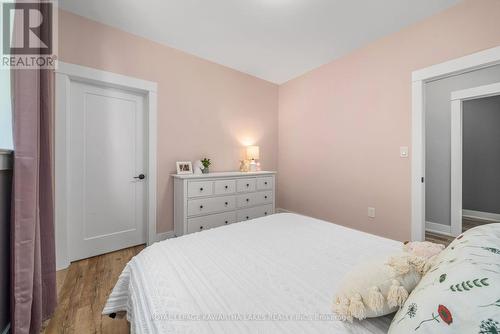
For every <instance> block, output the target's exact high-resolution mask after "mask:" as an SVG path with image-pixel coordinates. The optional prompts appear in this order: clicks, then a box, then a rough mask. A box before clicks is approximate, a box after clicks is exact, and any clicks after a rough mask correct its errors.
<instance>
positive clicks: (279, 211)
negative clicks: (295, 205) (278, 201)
mask: <svg viewBox="0 0 500 334" xmlns="http://www.w3.org/2000/svg"><path fill="white" fill-rule="evenodd" d="M276 213H292V211H290V210H286V209H282V208H276Z"/></svg>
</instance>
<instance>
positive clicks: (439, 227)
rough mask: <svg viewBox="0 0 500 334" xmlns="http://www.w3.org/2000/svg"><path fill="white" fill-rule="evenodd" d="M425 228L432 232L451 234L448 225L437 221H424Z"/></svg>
mask: <svg viewBox="0 0 500 334" xmlns="http://www.w3.org/2000/svg"><path fill="white" fill-rule="evenodd" d="M425 230H426V231H429V232H432V233H437V234H444V235H448V236H452V234H451V226H450V225H444V224H438V223H433V222H425Z"/></svg>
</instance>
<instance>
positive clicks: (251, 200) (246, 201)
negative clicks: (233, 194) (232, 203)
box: [236, 191, 273, 208]
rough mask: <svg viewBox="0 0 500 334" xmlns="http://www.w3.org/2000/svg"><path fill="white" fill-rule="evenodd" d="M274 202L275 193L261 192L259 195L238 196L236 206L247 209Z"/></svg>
mask: <svg viewBox="0 0 500 334" xmlns="http://www.w3.org/2000/svg"><path fill="white" fill-rule="evenodd" d="M272 202H273V192H272V191H261V192H258V193H248V194H243V195H238V197H237V201H236V204H237V205H238V208H245V207H247V206H255V205H261V204H265V203H272Z"/></svg>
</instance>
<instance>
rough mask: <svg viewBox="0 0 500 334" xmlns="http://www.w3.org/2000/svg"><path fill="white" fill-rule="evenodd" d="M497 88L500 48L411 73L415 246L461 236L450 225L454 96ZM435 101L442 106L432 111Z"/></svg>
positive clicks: (499, 71) (499, 73)
mask: <svg viewBox="0 0 500 334" xmlns="http://www.w3.org/2000/svg"><path fill="white" fill-rule="evenodd" d="M498 82H500V47H496V48H492V49H488V50H484V51H481V52H477V53H474V54H471V55H468V56H465V57H461V58H457V59H453V60H450V61H447V62H444V63H441V64H436V65H433V66H430V67H427V68H423V69H421V70H418V71H415V72H413V74H412V101H413V102H412V149H413V153H412V176H411V179H412V182H411V184H412V201H411V203H412V215H411V221H412V224H411V227H412V228H411V239H412V240H425V239H426V234H429V233H435V235H436V236H438V237H439V238H440V239H441V241H443V243H448V242H450V241H451V240H453V239H454V237H456V236H457V235H458V234H460V233H461V230H458V229H453V230H452V225H451V221H452V219H451V213H452V209H451V202H452V199H451V195H452V191H451V184H452V181H451V141H452V139H451V116H452V113H451V104H450V96H451V93H452V92H456V91H460V90H467V89H470V88H473V87H479V86H485V85H491V84H494V83H498ZM433 88H434V89H433ZM433 101H438V103H437V104H436V105H435V106H434V107H433V106H432V105H431V104H432V103H433ZM455 213H456V211H455ZM466 213H467V212H466ZM460 214H462V212H460ZM427 239H428V238H427ZM431 241H435V240H431Z"/></svg>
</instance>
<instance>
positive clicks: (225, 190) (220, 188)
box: [214, 180, 236, 195]
mask: <svg viewBox="0 0 500 334" xmlns="http://www.w3.org/2000/svg"><path fill="white" fill-rule="evenodd" d="M235 191H236V180H219V181H215V182H214V193H215V195H225V194H233V193H234V192H235Z"/></svg>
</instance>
